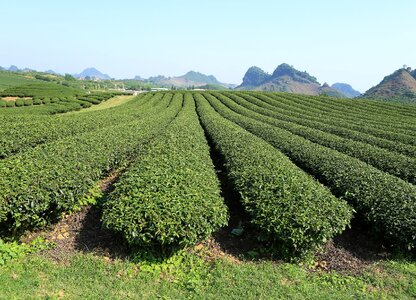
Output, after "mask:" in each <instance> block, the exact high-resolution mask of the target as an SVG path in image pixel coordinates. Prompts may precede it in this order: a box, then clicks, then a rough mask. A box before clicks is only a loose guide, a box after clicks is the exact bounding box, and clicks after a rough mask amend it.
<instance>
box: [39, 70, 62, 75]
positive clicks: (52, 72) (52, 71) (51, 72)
mask: <svg viewBox="0 0 416 300" xmlns="http://www.w3.org/2000/svg"><path fill="white" fill-rule="evenodd" d="M43 73H46V74H51V75H59V73H57V72H55V71H54V70H46V71H45V72H43Z"/></svg>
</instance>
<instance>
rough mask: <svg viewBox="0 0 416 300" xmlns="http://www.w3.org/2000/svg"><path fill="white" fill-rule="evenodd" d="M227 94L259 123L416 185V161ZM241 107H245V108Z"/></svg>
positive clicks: (254, 100)
mask: <svg viewBox="0 0 416 300" xmlns="http://www.w3.org/2000/svg"><path fill="white" fill-rule="evenodd" d="M226 95H227V96H228V97H229V98H230V99H232V100H233V101H232V102H231V101H227V99H223V100H224V101H225V102H226V103H227V104H228V105H229V106H232V108H233V109H234V111H237V112H240V113H242V114H248V115H250V116H253V117H256V119H257V120H260V121H263V122H265V123H269V124H271V125H274V126H276V127H279V128H282V129H285V130H288V131H290V132H291V133H293V134H296V135H299V136H302V137H304V138H306V139H308V140H310V141H312V142H315V143H318V144H320V145H323V146H326V147H329V148H332V149H335V150H337V151H339V152H342V153H345V154H348V155H350V156H352V157H356V158H358V159H360V160H362V161H364V162H366V163H368V164H370V165H372V166H374V167H376V168H378V169H379V170H381V171H385V172H388V173H390V174H392V175H395V176H398V177H400V178H402V179H404V180H406V181H409V182H411V183H416V159H414V158H410V157H408V156H405V155H402V154H398V153H394V152H390V151H387V150H385V149H382V148H379V147H375V146H372V145H368V144H365V143H363V142H359V141H353V140H350V139H345V138H342V137H339V136H337V135H334V134H330V133H326V132H322V131H321V130H318V129H315V128H310V127H307V126H303V125H300V124H299V125H298V124H297V123H303V121H304V119H301V118H295V117H292V116H290V114H288V113H286V114H284V113H279V112H277V111H275V110H274V108H275V107H274V106H272V105H268V104H267V103H264V102H263V101H261V100H259V99H258V98H256V97H253V96H250V95H246V94H244V93H243V94H235V93H228V94H226ZM240 95H241V96H240ZM233 102H235V103H233ZM237 104H239V105H241V107H240V106H239V105H237ZM316 127H318V126H316Z"/></svg>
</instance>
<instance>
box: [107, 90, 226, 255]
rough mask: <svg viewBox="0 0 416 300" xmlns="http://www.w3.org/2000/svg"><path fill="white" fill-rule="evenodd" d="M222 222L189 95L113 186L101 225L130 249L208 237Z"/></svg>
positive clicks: (205, 148) (172, 245) (175, 244)
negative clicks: (160, 131)
mask: <svg viewBox="0 0 416 300" xmlns="http://www.w3.org/2000/svg"><path fill="white" fill-rule="evenodd" d="M182 97H183V94H180V93H176V94H175V96H174V98H175V99H181V98H182ZM176 101H177V100H176ZM227 219H228V218H227V208H226V206H225V204H224V201H223V199H222V197H220V188H219V181H218V179H217V177H216V173H215V170H214V166H213V164H212V161H211V158H210V155H209V147H208V145H207V142H206V140H205V136H204V132H203V130H202V128H201V126H200V124H199V122H198V117H197V115H196V113H195V105H194V102H193V98H192V95H190V94H185V102H184V107H183V109H182V110H181V111H180V113H179V115H178V116H177V118H176V119H175V120H174V121H173V122H172V123H171V124H170V125H169V126H168V127H167V129H165V131H164V132H162V133H161V134H160V135H159V136H158V137H157V138H156V139H154V140H152V141H151V142H150V143H149V144H147V145H145V146H144V147H143V150H142V153H141V155H140V157H139V158H138V160H137V161H136V162H135V163H134V164H133V165H132V166H131V167H130V168H129V169H128V171H127V172H126V173H125V174H123V175H122V176H121V178H120V180H119V182H118V183H117V184H116V185H115V190H114V192H113V193H111V195H110V199H109V200H108V202H106V203H105V206H104V212H103V218H102V220H103V224H104V226H105V227H106V228H108V229H111V230H114V231H117V232H120V233H121V234H122V235H123V236H124V237H125V238H126V240H127V241H128V242H129V244H131V245H138V246H145V247H162V248H163V249H166V248H169V249H171V248H176V247H184V246H188V245H192V244H195V243H196V242H198V241H200V240H202V239H205V238H207V237H209V236H210V235H211V233H212V232H214V231H215V230H217V229H218V228H219V227H221V226H224V225H226V223H227Z"/></svg>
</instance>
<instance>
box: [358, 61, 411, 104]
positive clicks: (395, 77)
mask: <svg viewBox="0 0 416 300" xmlns="http://www.w3.org/2000/svg"><path fill="white" fill-rule="evenodd" d="M415 73H416V72H415V70H413V71H412V70H411V69H410V68H407V69H404V68H403V69H399V70H397V71H395V72H394V73H393V74H390V75H388V76H386V77H384V79H383V80H382V81H381V82H380V83H379V84H378V85H376V86H374V87H372V88H371V89H369V90H368V91H367V92H365V93H364V95H363V96H362V97H363V98H370V99H384V100H392V101H405V102H416V78H415Z"/></svg>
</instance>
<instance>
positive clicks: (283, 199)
mask: <svg viewBox="0 0 416 300" xmlns="http://www.w3.org/2000/svg"><path fill="white" fill-rule="evenodd" d="M195 97H196V100H197V107H198V109H197V110H198V114H199V116H200V118H201V122H202V124H203V126H204V127H205V129H206V131H207V133H208V135H209V136H210V137H211V139H212V141H213V143H214V145H215V148H216V150H217V151H218V152H219V153H221V155H222V156H223V157H224V160H225V167H226V169H227V175H228V177H229V178H230V180H231V182H232V184H233V187H234V189H235V190H236V191H237V192H238V193H239V194H240V195H241V201H242V204H243V206H244V208H245V210H246V211H247V212H248V214H249V215H250V217H251V222H252V223H253V224H254V225H255V226H256V227H257V228H258V229H259V231H260V232H259V234H260V235H261V236H262V237H263V238H264V239H267V240H269V241H270V242H272V243H273V245H274V247H275V248H277V250H278V251H279V252H280V254H282V255H283V256H284V257H286V258H289V257H293V256H302V255H305V254H308V253H310V252H311V251H313V250H316V248H317V247H319V246H321V245H323V243H325V242H326V241H327V240H329V239H330V238H332V237H333V236H335V235H336V234H339V233H340V232H342V231H343V230H344V229H345V228H346V226H347V225H348V224H349V221H350V219H351V216H352V209H351V208H350V207H349V206H348V205H347V203H346V202H345V201H344V200H340V199H337V198H335V197H334V196H333V195H332V194H331V192H330V191H329V190H328V189H327V188H325V187H324V186H322V185H321V184H319V183H318V182H317V181H316V180H315V179H314V178H312V177H311V176H309V175H308V174H306V173H305V172H303V171H302V170H301V169H299V168H298V167H297V166H296V165H294V164H293V163H292V162H291V161H290V160H289V159H288V158H287V157H286V156H284V155H283V154H282V153H280V152H279V151H277V150H276V149H275V148H273V147H272V146H271V145H269V144H268V143H266V142H265V141H263V140H261V139H260V138H258V137H256V136H255V135H253V134H251V133H249V132H247V131H246V130H244V129H242V128H241V127H239V126H237V125H236V124H234V123H232V122H230V121H228V120H226V119H224V118H223V117H221V116H220V115H219V114H218V113H216V112H215V111H214V109H213V108H212V107H211V106H210V105H209V104H208V102H207V101H206V100H205V99H204V98H203V97H202V96H201V95H200V94H196V95H195ZM207 97H209V95H207Z"/></svg>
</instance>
